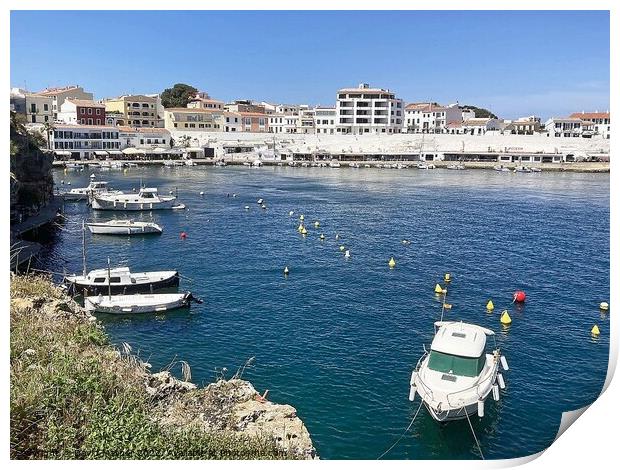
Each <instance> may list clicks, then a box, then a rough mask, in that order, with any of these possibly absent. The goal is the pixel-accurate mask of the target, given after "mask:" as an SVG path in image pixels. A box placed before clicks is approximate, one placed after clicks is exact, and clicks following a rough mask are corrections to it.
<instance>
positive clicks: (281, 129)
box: [267, 113, 299, 134]
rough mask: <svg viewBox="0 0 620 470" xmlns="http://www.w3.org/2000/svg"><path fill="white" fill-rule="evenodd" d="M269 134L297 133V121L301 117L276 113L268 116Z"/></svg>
mask: <svg viewBox="0 0 620 470" xmlns="http://www.w3.org/2000/svg"><path fill="white" fill-rule="evenodd" d="M267 119H268V122H269V129H268V130H269V132H271V133H273V134H295V133H297V121H298V119H299V116H298V115H296V114H292V113H274V114H269V115H267Z"/></svg>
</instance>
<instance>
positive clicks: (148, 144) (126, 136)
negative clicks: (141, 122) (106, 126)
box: [118, 126, 172, 149]
mask: <svg viewBox="0 0 620 470" xmlns="http://www.w3.org/2000/svg"><path fill="white" fill-rule="evenodd" d="M118 131H119V138H120V141H121V149H125V148H129V147H134V148H139V149H154V148H158V147H159V148H162V149H168V148H170V146H171V145H170V144H171V140H172V139H171V136H170V132H169V131H168V129H164V128H163V127H129V126H119V127H118Z"/></svg>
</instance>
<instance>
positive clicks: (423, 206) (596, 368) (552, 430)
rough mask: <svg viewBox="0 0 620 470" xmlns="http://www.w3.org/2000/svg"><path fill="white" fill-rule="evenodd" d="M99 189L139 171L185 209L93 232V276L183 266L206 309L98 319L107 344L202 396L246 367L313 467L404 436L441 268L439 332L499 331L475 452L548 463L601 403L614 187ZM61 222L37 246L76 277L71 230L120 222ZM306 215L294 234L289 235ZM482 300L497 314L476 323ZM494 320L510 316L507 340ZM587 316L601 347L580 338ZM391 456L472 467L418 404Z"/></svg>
mask: <svg viewBox="0 0 620 470" xmlns="http://www.w3.org/2000/svg"><path fill="white" fill-rule="evenodd" d="M89 173H91V171H84V172H81V173H79V172H68V173H66V174H63V172H62V171H58V172H57V173H56V174H55V180H56V181H57V182H60V181H61V180H64V181H65V183H67V182H68V181H70V182H71V183H72V185H71V187H81V186H85V185H86V183H87V180H88V175H89ZM98 176H100V177H101V178H104V179H106V180H108V181H110V182H111V183H112V185H113V186H114V187H115V188H118V189H125V190H130V189H131V188H133V187H138V186H139V184H140V179H141V178H142V180H143V181H144V183H145V184H146V185H148V186H156V187H158V188H159V189H160V192H166V193H167V192H168V191H169V190H174V189H175V188H178V191H179V198H180V200H181V201H182V202H184V203H186V204H187V206H188V208H189V210H188V211H184V212H179V211H165V212H153V213H152V214H151V213H148V212H145V213H143V214H135V213H134V214H132V217H134V218H136V219H141V220H151V217H152V219H153V220H154V221H156V222H157V223H159V224H161V225H163V227H164V233H163V235H161V236H150V237H145V238H133V237H132V238H129V237H122V238H115V237H104V236H92V235H88V236H87V238H88V267H89V269H93V268H96V267H105V266H106V259H107V257H108V256H109V257H110V259H111V262H112V264H113V265H126V264H128V265H129V266H131V268H132V269H133V270H155V269H179V270H180V272H181V273H182V274H183V275H184V276H187V277H188V278H191V281H189V280H187V279H184V280H182V282H181V288H184V289H190V290H191V291H192V292H194V293H195V294H196V295H197V296H199V297H201V298H203V299H204V301H205V302H204V303H203V304H202V305H193V306H192V307H191V309H190V311H189V312H188V311H178V312H176V313H168V314H165V315H145V316H139V317H135V318H131V317H109V316H102V317H101V319H102V320H103V322H104V324H105V326H106V329H107V331H108V333H109V334H110V336H111V338H112V340H113V341H114V342H116V343H119V342H121V341H126V342H128V343H130V344H131V345H132V346H133V349H134V351H139V354H140V356H141V357H142V358H143V359H144V360H148V362H150V363H151V364H152V365H153V369H154V370H158V369H160V368H164V367H166V366H167V365H168V364H169V363H171V362H173V361H174V360H180V359H182V360H185V361H187V362H189V364H190V365H191V369H192V376H193V380H194V381H195V382H197V383H199V384H206V383H208V382H210V381H213V380H214V379H215V378H216V376H217V375H218V374H219V373H221V369H222V368H227V371H225V372H224V373H225V375H226V376H227V377H230V376H231V375H232V374H233V373H234V372H235V371H236V370H237V368H238V367H239V366H241V365H243V364H244V362H245V361H246V360H247V359H248V358H250V357H254V358H255V361H254V363H253V365H252V366H251V367H249V368H246V370H245V372H244V375H243V377H244V378H246V379H248V380H250V381H252V382H253V383H254V385H255V386H256V388H257V389H258V390H259V391H260V392H262V391H264V390H265V389H269V390H270V392H269V397H270V399H271V400H273V401H275V402H279V403H289V404H291V405H293V406H294V407H295V408H296V409H297V411H298V415H299V416H300V417H301V418H302V420H303V421H304V423H305V424H306V426H307V428H308V430H309V432H310V434H311V436H312V438H313V441H314V443H315V446H316V448H317V451H318V454H319V455H320V457H321V458H326V459H374V458H377V457H378V456H379V455H380V454H381V453H382V452H383V451H384V450H386V449H387V448H388V447H389V446H390V445H391V444H392V443H393V442H394V441H395V440H396V439H397V438H398V437H399V436H400V435H401V433H402V432H403V430H404V429H405V428H406V427H407V425H408V424H409V422H410V420H411V418H412V416H413V414H414V412H415V410H416V409H417V408H418V403H419V402H418V400H419V398H417V400H416V402H414V403H411V402H409V401H408V394H409V377H410V374H411V370H412V368H413V366H414V365H415V363H416V362H417V360H418V358H419V357H420V355H421V354H422V353H423V348H422V344H426V345H427V347H428V345H429V344H430V342H431V340H432V335H433V322H434V321H436V320H438V319H439V316H440V313H441V303H440V302H439V301H438V300H437V298H436V297H435V294H434V292H433V288H434V286H435V283H437V282H440V281H441V279H442V278H443V274H444V273H445V272H450V273H451V274H452V276H453V281H452V283H451V284H450V286H449V292H448V302H449V303H451V304H452V305H453V307H452V310H451V311H449V312H448V313H447V314H446V319H457V320H464V321H469V322H473V323H477V324H479V325H482V326H485V327H488V328H491V329H493V330H495V331H496V332H497V333H498V335H497V342H498V344H499V345H500V346H501V347H502V350H503V352H504V354H505V355H506V357H507V359H508V363H509V365H510V371H508V372H506V373H505V374H504V377H505V380H506V384H507V387H506V390H504V391H503V392H502V393H501V399H500V401H499V402H498V403H495V402H493V401H492V400H489V401H487V409H486V416H485V417H484V418H483V419H482V420H480V419H479V418H477V417H476V418H474V419H473V422H474V423H473V424H474V428H475V431H476V434H477V436H478V438H479V440H480V444H481V447H482V451H483V453H484V455H485V457H486V458H511V457H520V456H525V455H529V454H532V453H535V452H538V451H541V450H543V449H544V448H546V447H547V446H549V445H550V443H551V442H552V441H553V439H554V437H555V434H556V432H557V429H558V426H559V423H560V418H561V413H562V412H563V411H566V410H572V409H576V408H580V407H583V406H585V405H587V404H589V403H591V402H592V401H593V400H595V399H596V397H597V396H598V394H599V393H600V391H601V388H602V385H603V382H604V380H605V376H606V371H607V358H608V352H609V320H608V316H607V315H602V314H601V313H600V312H599V309H598V305H599V303H600V302H601V301H607V300H608V298H609V175H608V174H600V175H599V174H570V173H540V174H506V173H499V172H494V171H448V170H431V171H420V170H400V171H399V170H387V169H385V170H379V169H349V168H341V169H328V168H288V167H269V168H260V169H250V168H246V167H226V168H213V167H192V168H174V169H165V168H132V169H130V170H128V171H127V172H125V173H123V172H120V171H107V172H100V173H99V172H98ZM65 186H66V184H65ZM200 191H204V193H205V194H204V196H200V194H199V193H200ZM233 193H235V194H236V195H237V197H233ZM258 198H263V199H264V200H265V203H266V205H267V209H266V210H262V209H261V208H260V206H258V205H257V204H256V200H257V199H258ZM246 205H248V206H250V210H249V211H246V210H245V209H244V206H246ZM65 210H66V214H67V215H68V220H67V222H66V223H65V225H64V230H62V231H60V230H59V231H56V232H54V233H53V234H52V235H51V236H50V240H49V242H48V243H47V245H46V249H45V251H44V253H43V255H42V263H43V266H44V267H46V268H48V269H52V270H54V271H62V270H63V269H65V270H66V271H68V272H81V232H80V227H81V221H82V218H84V217H86V218H88V219H97V220H107V219H109V218H112V217H123V216H124V215H126V214H123V213H113V212H93V211H90V210H89V209H88V208H87V207H86V205H85V204H84V203H67V204H66V208H65ZM291 210H293V211H295V215H294V216H292V217H290V216H289V215H288V213H289V211H291ZM301 213H303V214H304V215H305V220H306V226H307V228H308V230H309V234H308V236H307V237H305V238H304V237H302V236H301V235H300V234H299V233H298V232H297V230H296V229H297V226H298V224H299V221H298V216H299V214H301ZM315 220H319V221H320V228H319V229H315V228H314V225H313V223H314V221H315ZM181 231H185V232H186V233H187V234H188V237H187V239H185V240H181V239H180V237H179V234H180V232H181ZM320 233H324V234H325V237H326V238H325V240H324V241H320V240H319V234H320ZM336 233H338V234H339V236H340V239H339V240H336V239H335V235H336ZM402 239H409V240H411V244H410V245H403V244H402V243H401V240H402ZM341 244H342V245H344V246H345V247H346V248H347V249H348V250H350V253H351V258H350V259H348V260H347V259H345V258H344V256H343V254H342V252H341V251H340V250H339V246H340V245H341ZM391 256H394V258H395V260H396V263H397V265H396V268H395V269H393V270H391V269H389V268H388V264H387V263H388V260H389V258H390V257H391ZM285 266H288V267H289V269H290V275H289V276H288V277H287V278H285V277H284V275H283V269H284V267H285ZM516 289H523V290H525V291H526V292H527V296H528V298H527V302H526V304H525V305H524V306H523V307H522V308H518V307H516V306H515V305H513V304H511V300H512V292H513V291H514V290H516ZM489 298H491V299H493V301H494V303H495V307H496V309H495V313H493V314H488V313H486V311H485V305H486V302H487V301H488V299H489ZM503 309H508V311H509V312H510V315H511V316H512V319H513V323H512V325H511V326H510V327H509V328H507V329H505V328H502V327H501V325H500V322H499V314H500V312H501V311H502V310H503ZM595 323H596V324H598V325H599V328H600V329H601V335H600V337H599V338H598V339H592V338H591V336H590V329H591V328H592V326H593V325H594V324H595ZM173 371H174V372H176V373H179V374H180V367H175V368H174V369H173ZM386 458H400V459H403V458H409V459H429V458H430V459H435V458H440V459H475V458H479V455H478V451H477V448H476V445H475V442H474V439H473V437H472V435H471V432H470V430H469V426H468V424H467V421H465V422H457V423H450V424H447V425H439V424H437V423H436V422H434V421H433V420H432V419H431V418H430V416H429V415H428V413H427V412H426V410H424V409H423V410H422V411H421V412H420V415H419V416H418V418H417V419H416V421H415V423H414V424H413V426H412V428H411V430H410V432H409V433H407V434H406V436H405V437H404V438H403V439H402V440H401V441H400V442H399V443H398V445H396V446H395V447H394V449H393V450H392V451H391V452H390V453H389V454H388V455H387V456H386Z"/></svg>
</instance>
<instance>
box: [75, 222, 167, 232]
mask: <svg viewBox="0 0 620 470" xmlns="http://www.w3.org/2000/svg"><path fill="white" fill-rule="evenodd" d="M86 225H87V227H88V230H90V233H95V234H98V235H146V234H149V233H156V234H160V233H162V232H163V229H162V228H161V227H160V226H159V225H157V224H156V223H153V222H140V221H134V220H131V219H128V220H109V221H107V222H89V223H87V224H86Z"/></svg>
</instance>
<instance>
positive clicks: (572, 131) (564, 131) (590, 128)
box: [545, 117, 594, 138]
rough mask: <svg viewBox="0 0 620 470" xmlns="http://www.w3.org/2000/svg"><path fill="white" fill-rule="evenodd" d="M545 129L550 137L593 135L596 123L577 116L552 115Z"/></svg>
mask: <svg viewBox="0 0 620 470" xmlns="http://www.w3.org/2000/svg"><path fill="white" fill-rule="evenodd" d="M545 131H546V133H547V136H549V137H586V138H587V137H592V135H594V123H592V122H590V121H584V120H582V119H580V118H577V117H569V118H556V117H552V118H550V119H548V120H547V121H546V122H545Z"/></svg>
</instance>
